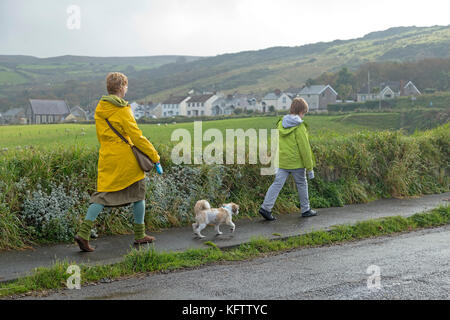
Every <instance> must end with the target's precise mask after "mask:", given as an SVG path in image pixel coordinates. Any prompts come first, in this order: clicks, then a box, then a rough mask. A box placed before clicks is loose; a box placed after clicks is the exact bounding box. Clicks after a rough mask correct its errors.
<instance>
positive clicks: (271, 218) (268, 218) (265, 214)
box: [259, 208, 277, 221]
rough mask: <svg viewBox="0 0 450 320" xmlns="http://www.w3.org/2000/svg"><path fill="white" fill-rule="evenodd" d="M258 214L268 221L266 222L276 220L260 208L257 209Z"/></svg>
mask: <svg viewBox="0 0 450 320" xmlns="http://www.w3.org/2000/svg"><path fill="white" fill-rule="evenodd" d="M259 214H260V215H262V216H263V217H264V219H266V220H268V221H273V220H277V219H276V218H275V217H274V216H273V215H272V213H270V212H269V211H267V210H265V209H263V208H260V209H259Z"/></svg>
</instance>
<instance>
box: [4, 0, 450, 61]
mask: <svg viewBox="0 0 450 320" xmlns="http://www.w3.org/2000/svg"><path fill="white" fill-rule="evenodd" d="M71 5H75V6H76V8H79V10H80V15H79V16H80V19H79V20H78V19H77V10H75V11H70V12H68V8H69V7H70V6H71ZM449 12H450V1H448V0H427V1H423V0H421V1H417V0H408V1H406V0H395V1H392V0H372V1H361V0H312V1H303V0H129V1H126V0H119V1H117V0H0V40H1V42H0V43H1V44H0V54H20V55H33V56H37V57H53V56H60V55H66V54H70V55H85V56H150V55H168V54H171V55H195V56H211V55H217V54H223V53H232V52H239V51H245V50H258V49H264V48H268V47H273V46H297V45H303V44H307V43H315V42H319V41H332V40H335V39H352V38H358V37H361V36H363V35H365V34H367V33H369V32H372V31H380V30H385V29H387V28H390V27H395V26H412V25H415V26H433V25H449V24H450V15H449ZM77 21H79V22H80V28H79V29H78V28H77Z"/></svg>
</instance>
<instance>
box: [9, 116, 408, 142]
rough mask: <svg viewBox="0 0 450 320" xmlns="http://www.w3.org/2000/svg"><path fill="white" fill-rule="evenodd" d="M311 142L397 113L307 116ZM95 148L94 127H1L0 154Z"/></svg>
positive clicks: (394, 120) (375, 125) (382, 125)
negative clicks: (21, 150) (27, 148)
mask: <svg viewBox="0 0 450 320" xmlns="http://www.w3.org/2000/svg"><path fill="white" fill-rule="evenodd" d="M278 119H279V117H253V118H243V119H230V120H217V121H204V122H203V124H202V126H203V131H205V130H208V129H211V128H216V129H219V130H221V131H222V133H224V134H225V130H226V129H239V128H242V129H244V130H247V129H249V128H253V129H256V130H258V129H270V128H274V127H275V125H276V122H277V121H278ZM305 120H306V122H307V123H308V125H309V132H310V135H311V139H316V138H320V137H323V136H336V135H343V134H350V133H355V132H357V131H361V130H373V131H379V130H387V129H399V125H400V115H399V114H398V113H359V114H347V115H339V116H318V115H314V116H306V118H305ZM139 127H140V128H141V129H142V131H143V133H144V135H145V136H146V137H148V138H149V139H150V141H151V142H152V143H154V144H155V145H161V144H167V143H169V142H170V139H171V135H172V132H173V131H174V130H176V129H180V128H183V129H187V130H189V131H190V132H191V134H193V128H194V124H193V123H192V122H191V123H179V124H168V125H164V124H162V125H160V126H158V125H156V124H141V125H139ZM58 144H60V145H64V146H69V145H80V146H86V147H95V146H98V141H97V136H96V132H95V125H82V124H55V125H32V126H0V150H1V149H3V148H16V147H19V146H21V147H24V146H33V147H42V148H48V147H52V146H55V145H58Z"/></svg>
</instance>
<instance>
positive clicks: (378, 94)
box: [356, 81, 421, 102]
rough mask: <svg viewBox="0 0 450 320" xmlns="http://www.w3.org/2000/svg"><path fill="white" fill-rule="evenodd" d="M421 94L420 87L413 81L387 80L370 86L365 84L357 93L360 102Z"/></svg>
mask: <svg viewBox="0 0 450 320" xmlns="http://www.w3.org/2000/svg"><path fill="white" fill-rule="evenodd" d="M418 95H421V93H420V91H419V89H417V87H416V86H415V85H414V83H412V81H408V82H407V83H405V81H387V82H382V83H380V84H379V85H375V84H374V85H372V84H371V86H370V87H369V86H368V85H367V84H366V85H364V86H363V87H362V88H361V89H360V90H359V92H358V93H357V94H356V100H357V101H358V102H366V101H374V100H389V99H394V98H396V97H411V96H414V97H415V96H418Z"/></svg>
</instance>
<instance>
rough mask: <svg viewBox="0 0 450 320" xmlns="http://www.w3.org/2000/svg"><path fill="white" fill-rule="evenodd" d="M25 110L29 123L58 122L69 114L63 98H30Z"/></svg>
mask: <svg viewBox="0 0 450 320" xmlns="http://www.w3.org/2000/svg"><path fill="white" fill-rule="evenodd" d="M29 103H30V104H29V106H28V107H27V109H26V110H25V116H26V118H27V119H28V123H29V124H44V123H59V122H61V121H64V119H65V118H66V117H67V116H68V115H69V114H70V109H69V107H68V106H67V104H66V102H65V101H64V100H39V99H30V100H29Z"/></svg>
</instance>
